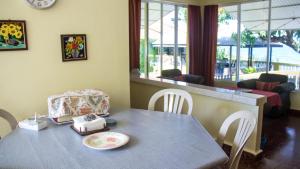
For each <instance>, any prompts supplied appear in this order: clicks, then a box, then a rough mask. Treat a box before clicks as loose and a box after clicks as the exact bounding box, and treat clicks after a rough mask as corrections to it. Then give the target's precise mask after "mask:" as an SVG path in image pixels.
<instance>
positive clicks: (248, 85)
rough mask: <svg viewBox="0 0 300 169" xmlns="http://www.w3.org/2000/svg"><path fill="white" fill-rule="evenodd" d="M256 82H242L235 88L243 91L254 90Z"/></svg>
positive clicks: (252, 80)
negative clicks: (243, 89)
mask: <svg viewBox="0 0 300 169" xmlns="http://www.w3.org/2000/svg"><path fill="white" fill-rule="evenodd" d="M256 81H257V79H249V80H243V81H240V82H238V83H237V86H238V87H239V88H245V89H256Z"/></svg>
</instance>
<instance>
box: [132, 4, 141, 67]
mask: <svg viewBox="0 0 300 169" xmlns="http://www.w3.org/2000/svg"><path fill="white" fill-rule="evenodd" d="M140 25H141V0H129V58H130V70H132V69H138V68H139V66H140V57H139V55H140Z"/></svg>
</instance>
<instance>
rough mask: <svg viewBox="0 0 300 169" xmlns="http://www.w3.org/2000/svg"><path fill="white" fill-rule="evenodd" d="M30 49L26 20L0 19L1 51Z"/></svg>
mask: <svg viewBox="0 0 300 169" xmlns="http://www.w3.org/2000/svg"><path fill="white" fill-rule="evenodd" d="M15 50H28V43H27V32H26V21H25V20H0V51H15Z"/></svg>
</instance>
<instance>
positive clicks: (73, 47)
mask: <svg viewBox="0 0 300 169" xmlns="http://www.w3.org/2000/svg"><path fill="white" fill-rule="evenodd" d="M61 50H62V61H63V62H67V61H79V60H87V42H86V34H63V35H61Z"/></svg>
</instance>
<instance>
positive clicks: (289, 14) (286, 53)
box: [270, 0, 300, 89]
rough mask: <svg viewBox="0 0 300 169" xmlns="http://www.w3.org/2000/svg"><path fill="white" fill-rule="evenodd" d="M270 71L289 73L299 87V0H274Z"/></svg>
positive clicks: (291, 80) (291, 79)
mask: <svg viewBox="0 0 300 169" xmlns="http://www.w3.org/2000/svg"><path fill="white" fill-rule="evenodd" d="M271 28H272V32H271V53H270V61H271V64H270V72H271V73H278V74H285V75H288V77H289V81H290V82H293V83H295V85H296V88H297V89H299V76H300V5H299V1H297V0H289V1H283V0H272V17H271Z"/></svg>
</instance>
